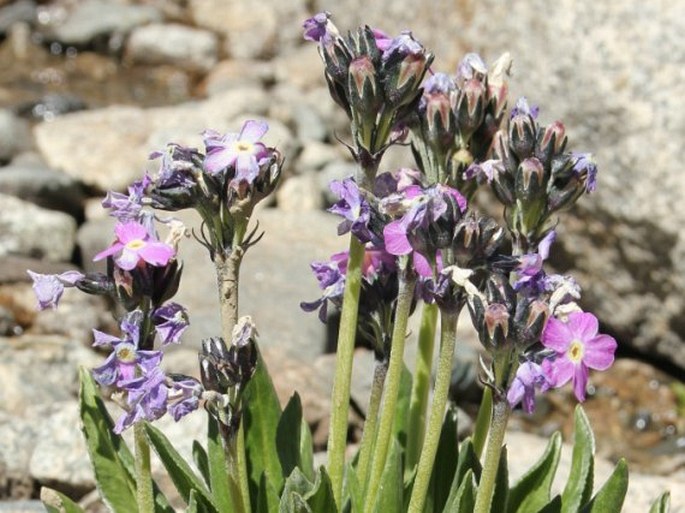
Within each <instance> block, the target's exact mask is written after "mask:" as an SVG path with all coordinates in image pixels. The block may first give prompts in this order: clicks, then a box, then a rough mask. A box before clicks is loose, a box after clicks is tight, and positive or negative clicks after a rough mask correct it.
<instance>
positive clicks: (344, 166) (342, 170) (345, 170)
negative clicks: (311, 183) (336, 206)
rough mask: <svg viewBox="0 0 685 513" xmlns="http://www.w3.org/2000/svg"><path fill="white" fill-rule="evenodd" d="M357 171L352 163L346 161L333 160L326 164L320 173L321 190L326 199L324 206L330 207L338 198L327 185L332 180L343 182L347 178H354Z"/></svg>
mask: <svg viewBox="0 0 685 513" xmlns="http://www.w3.org/2000/svg"><path fill="white" fill-rule="evenodd" d="M356 171H357V165H356V164H355V163H354V162H350V161H346V160H335V161H333V162H331V163H330V164H328V165H327V166H326V167H324V168H323V169H322V170H321V171H320V173H319V174H320V176H321V178H320V181H319V184H320V185H321V190H322V192H323V194H324V197H325V199H326V205H332V204H333V203H335V202H336V201H338V200H339V199H340V198H338V196H336V195H335V194H333V193H332V192H331V189H330V187H329V184H330V183H331V181H333V180H343V179H345V178H347V177H348V176H354V174H355V173H356Z"/></svg>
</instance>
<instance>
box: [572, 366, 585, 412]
mask: <svg viewBox="0 0 685 513" xmlns="http://www.w3.org/2000/svg"><path fill="white" fill-rule="evenodd" d="M587 378H588V369H587V367H586V366H585V365H583V364H582V363H581V364H580V365H576V366H575V372H574V373H573V393H574V394H575V396H576V398H577V399H578V400H579V401H580V402H581V403H582V402H583V401H584V400H585V387H586V386H587Z"/></svg>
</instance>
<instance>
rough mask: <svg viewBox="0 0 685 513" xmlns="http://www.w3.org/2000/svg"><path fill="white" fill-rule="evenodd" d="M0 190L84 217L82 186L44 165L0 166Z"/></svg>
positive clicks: (75, 216)
mask: <svg viewBox="0 0 685 513" xmlns="http://www.w3.org/2000/svg"><path fill="white" fill-rule="evenodd" d="M0 193H2V194H9V195H10V196H15V197H17V198H19V199H22V200H24V201H29V202H31V203H34V204H36V205H38V206H39V207H42V208H46V209H49V210H59V211H61V212H64V213H66V214H69V215H70V216H72V217H74V218H81V217H83V201H84V199H85V194H84V191H83V186H82V185H81V184H80V183H79V182H78V181H76V180H74V179H73V178H71V177H70V176H68V175H66V174H64V173H62V172H60V171H55V170H53V169H50V168H47V167H45V166H35V165H17V164H12V165H9V166H6V167H3V168H0Z"/></svg>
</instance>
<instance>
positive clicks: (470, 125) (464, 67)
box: [411, 53, 511, 198]
mask: <svg viewBox="0 0 685 513" xmlns="http://www.w3.org/2000/svg"><path fill="white" fill-rule="evenodd" d="M510 66H511V58H510V57H509V54H508V53H506V54H504V55H502V56H501V57H500V58H499V59H498V60H497V61H495V62H494V63H493V65H492V67H491V69H490V70H489V71H488V69H487V67H486V65H485V63H484V62H483V60H482V59H481V58H480V57H479V56H478V55H476V54H473V53H471V54H468V55H467V56H466V57H465V58H464V59H463V60H462V62H461V63H460V64H459V66H458V68H457V73H456V75H455V76H449V75H447V74H445V73H435V74H433V75H432V76H430V77H429V78H428V79H427V80H426V81H425V82H424V84H423V95H422V97H421V100H420V102H419V105H418V109H417V110H416V113H415V116H414V117H413V119H412V122H411V126H412V129H413V131H414V133H415V136H416V137H415V138H414V139H413V140H412V149H413V150H414V154H415V157H416V161H417V164H418V165H419V167H420V168H421V170H422V171H423V172H424V173H425V174H426V176H427V177H428V178H429V181H430V183H443V184H447V185H450V186H452V187H455V188H457V189H459V191H460V192H462V193H463V194H465V195H466V196H467V198H470V196H471V195H472V193H473V192H474V190H475V185H474V184H473V183H471V182H468V181H465V180H464V178H463V172H464V170H465V169H466V168H467V167H468V166H469V165H470V164H471V163H472V162H474V161H481V160H484V159H485V158H486V155H487V152H488V150H489V148H490V146H491V143H492V138H493V136H494V134H495V133H496V132H497V130H498V129H499V126H500V123H501V121H502V119H503V117H504V113H505V109H506V106H507V92H508V85H507V77H508V75H509V68H510Z"/></svg>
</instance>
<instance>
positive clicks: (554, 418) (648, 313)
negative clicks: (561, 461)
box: [0, 0, 685, 512]
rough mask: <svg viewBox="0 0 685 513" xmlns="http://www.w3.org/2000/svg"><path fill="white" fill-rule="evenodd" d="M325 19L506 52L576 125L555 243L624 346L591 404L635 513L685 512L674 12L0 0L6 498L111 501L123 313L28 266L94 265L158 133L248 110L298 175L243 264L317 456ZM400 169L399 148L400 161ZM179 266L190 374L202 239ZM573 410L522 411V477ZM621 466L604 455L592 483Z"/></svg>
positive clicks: (444, 45)
mask: <svg viewBox="0 0 685 513" xmlns="http://www.w3.org/2000/svg"><path fill="white" fill-rule="evenodd" d="M369 4H370V5H369ZM322 9H328V10H330V11H332V12H333V13H334V19H335V21H336V24H337V25H338V26H339V27H340V28H341V29H348V28H354V27H355V26H357V25H358V24H360V23H362V22H363V23H368V24H371V25H374V26H378V27H380V28H383V29H384V30H386V31H387V32H389V33H391V34H394V33H397V32H398V31H400V30H402V29H405V28H411V29H412V30H413V32H414V34H415V36H416V37H417V38H418V39H419V40H421V41H422V42H423V43H424V44H425V45H426V46H428V47H429V48H432V49H433V50H434V52H435V54H436V55H437V59H436V62H435V64H434V68H435V69H436V70H440V71H446V72H453V71H454V69H455V66H456V64H457V63H458V61H459V60H460V59H461V57H462V56H463V54H464V53H465V52H467V51H476V52H479V53H480V54H481V55H482V56H483V57H484V59H485V60H486V61H487V62H492V61H493V60H494V59H495V58H496V57H497V56H499V55H500V54H501V53H502V52H504V51H510V52H511V53H512V55H513V57H514V68H513V79H512V83H511V87H512V93H513V95H512V97H513V98H515V97H517V96H518V95H521V94H525V95H527V96H528V98H529V100H530V101H531V102H532V103H533V104H537V105H539V106H540V108H541V119H542V120H543V122H551V121H553V120H555V119H561V120H563V121H564V123H565V124H566V127H567V132H568V134H569V136H570V141H571V144H572V148H573V149H576V150H579V151H591V152H593V153H594V154H595V156H596V159H597V161H598V163H599V167H600V177H599V189H598V191H597V192H596V193H595V194H593V195H592V196H590V197H588V198H584V199H583V200H582V201H581V202H580V204H579V206H578V208H576V209H575V210H574V211H573V212H571V213H569V214H568V215H566V216H565V217H564V220H563V223H562V224H560V232H561V233H560V237H559V239H558V240H559V242H558V243H557V244H556V246H555V247H554V248H553V251H552V257H551V262H552V265H553V266H554V267H555V268H556V269H557V270H559V271H570V272H573V273H574V275H575V276H576V277H577V278H578V280H579V282H580V283H581V285H582V286H583V289H584V297H583V299H584V306H585V307H586V309H588V310H592V311H594V312H595V313H596V314H597V315H598V317H600V319H601V320H602V323H603V329H604V330H606V331H607V332H610V333H612V334H613V335H614V336H616V338H617V339H618V340H619V343H620V356H621V357H622V358H621V359H620V360H619V361H618V362H617V364H616V366H615V367H614V369H613V370H612V371H610V372H609V373H606V374H605V375H604V376H596V377H595V380H594V384H595V393H594V396H593V397H592V398H591V399H590V400H589V401H588V403H587V409H588V411H589V413H590V415H591V417H592V416H594V417H595V419H597V420H596V421H595V422H593V425H594V426H595V428H596V429H597V431H598V433H597V435H598V451H599V452H600V453H601V454H602V455H603V456H605V457H607V458H609V459H615V458H616V457H617V456H619V455H622V454H626V455H628V458H629V461H630V462H631V467H632V469H633V474H632V477H631V488H630V491H629V499H628V501H627V502H628V504H627V506H626V511H636V512H638V511H640V512H641V511H645V510H646V504H647V503H648V502H649V500H650V499H652V498H654V497H656V496H657V495H658V494H659V493H660V491H661V490H663V489H665V488H669V487H670V488H671V490H672V493H673V503H674V504H673V505H674V506H680V507H681V508H684V509H685V438H684V437H685V434H684V433H685V429H684V428H685V415H684V413H683V411H684V409H685V397H684V396H685V392H683V390H684V385H683V384H682V376H683V375H684V372H683V371H685V344H684V343H683V340H684V339H685V321H684V319H685V209H683V208H679V204H681V202H682V198H683V197H684V196H685V178H683V176H682V174H681V172H682V170H681V169H680V167H681V166H680V165H679V162H680V159H679V152H680V151H682V148H683V143H685V105H684V104H683V96H682V84H683V83H685V3H684V2H672V1H666V0H664V1H654V2H639V1H637V0H625V1H621V2H619V1H608V2H593V1H590V0H583V1H573V0H559V1H557V2H548V1H545V0H526V1H520V2H510V3H507V4H506V6H505V4H504V3H502V2H498V1H496V0H451V1H448V0H431V1H430V2H418V3H417V2H407V1H404V0H396V1H394V2H390V1H383V2H380V1H379V2H366V1H361V0H338V1H336V2H333V1H329V0H289V1H287V2H282V1H278V0H262V1H260V2H247V1H245V0H242V1H241V0H167V1H165V0H128V1H126V0H51V1H34V0H17V1H11V0H10V1H8V0H0V166H1V167H0V511H41V507H40V506H39V505H38V504H37V503H36V502H35V501H32V499H35V497H36V496H37V495H36V494H37V490H38V489H39V487H40V485H41V484H49V485H51V486H54V487H56V488H58V489H60V490H62V491H66V492H67V493H69V494H71V495H72V496H74V497H83V502H84V503H91V504H92V505H93V508H95V509H96V508H97V501H96V500H95V499H94V495H93V492H92V490H93V488H94V481H93V476H92V473H91V471H90V469H89V466H88V461H87V458H86V456H85V452H84V450H85V449H84V446H83V443H82V441H81V440H80V433H79V431H78V429H77V425H78V420H77V419H78V414H77V406H76V390H77V383H76V369H77V366H78V365H86V366H93V365H96V364H98V362H99V361H101V359H102V355H99V354H96V353H95V352H93V351H92V350H91V349H90V347H89V345H90V342H91V334H90V330H91V328H93V327H99V328H101V329H107V328H108V327H111V326H112V317H111V313H110V312H109V309H108V305H107V304H105V303H104V302H103V301H96V300H95V299H94V298H92V297H89V296H85V295H83V294H80V293H78V292H75V291H73V290H67V291H66V293H65V297H64V300H63V304H62V305H61V307H60V309H59V310H58V311H46V312H41V313H36V312H35V311H34V307H35V300H34V298H33V296H32V293H31V289H30V283H29V282H28V281H27V276H26V273H25V270H26V269H27V268H31V269H33V270H35V271H37V272H60V271H62V270H65V269H68V268H74V267H80V268H86V269H92V265H93V264H92V263H91V259H92V256H93V255H94V254H95V252H97V251H98V250H100V249H102V248H103V247H104V246H106V245H107V244H108V242H109V239H110V233H111V232H110V229H111V225H112V223H111V221H109V220H108V219H107V218H106V216H105V215H104V213H103V211H102V210H101V208H100V206H99V201H100V199H101V197H102V195H103V194H104V192H105V191H107V190H110V189H114V190H124V189H125V187H126V185H127V184H128V183H130V182H131V181H132V180H134V179H137V178H139V177H140V176H141V174H142V172H143V170H144V169H145V168H146V167H148V166H150V164H149V163H148V161H147V155H148V154H149V153H150V151H152V150H155V149H159V148H160V147H162V146H163V145H164V144H165V143H166V142H167V141H171V140H173V141H176V142H180V143H183V144H195V145H199V144H200V137H199V133H200V131H202V130H203V129H205V128H214V129H217V130H219V131H235V130H237V129H238V128H239V127H240V125H241V123H242V121H243V120H244V119H246V118H252V117H258V118H262V119H266V120H267V121H268V122H269V125H270V127H271V128H270V131H269V134H268V137H267V141H268V142H269V143H270V144H273V145H278V147H279V148H280V149H281V150H282V151H283V152H284V154H285V156H286V162H287V169H286V173H285V175H286V177H285V179H284V181H283V183H282V184H281V187H280V189H279V191H278V192H277V194H276V197H275V200H274V201H273V202H272V204H271V205H269V206H268V207H266V208H263V209H261V210H260V211H259V213H258V218H259V220H260V223H261V226H262V228H264V229H265V230H266V236H265V237H264V239H263V241H262V242H261V243H260V244H259V245H258V246H257V247H255V248H254V250H251V252H250V253H249V254H248V257H247V258H246V261H245V265H244V268H243V276H244V279H243V283H242V287H243V288H242V292H241V293H242V305H243V308H244V312H245V313H251V314H252V315H253V317H254V318H255V320H256V322H257V325H258V327H259V331H260V333H261V339H262V345H263V347H264V351H265V353H266V359H267V362H268V364H269V365H270V368H271V370H272V372H273V374H274V376H275V380H276V383H277V387H278V388H279V393H280V394H281V395H282V398H283V399H286V398H287V397H288V396H289V395H290V394H291V393H292V391H293V390H295V389H297V390H298V391H299V392H300V393H301V394H302V395H303V400H304V403H305V411H306V413H307V416H308V421H309V422H310V425H311V426H312V428H313V430H314V433H315V440H316V443H317V444H318V447H319V448H320V449H322V448H323V447H324V445H325V437H326V433H327V415H326V412H327V410H328V407H329V404H328V394H329V390H330V386H331V382H330V375H331V369H332V363H333V357H332V356H331V355H326V354H325V347H326V343H327V337H328V334H327V332H326V327H325V326H323V325H322V324H321V323H320V322H319V321H318V320H317V319H316V316H315V315H307V314H305V313H303V312H301V311H300V309H299V306H298V305H299V302H300V301H301V300H312V299H314V298H315V297H317V295H318V290H317V287H316V283H315V280H314V279H313V277H312V276H311V275H310V272H309V268H308V263H309V262H310V261H311V260H315V259H325V258H327V257H328V256H329V255H330V254H331V253H333V252H335V251H339V250H340V249H342V248H343V247H344V246H345V245H346V243H345V242H343V241H342V240H339V239H337V238H336V237H335V226H336V224H337V221H336V220H335V219H334V218H332V217H331V216H330V215H328V214H326V213H325V212H324V208H325V207H326V206H327V205H328V204H329V203H330V198H329V197H328V195H327V194H328V192H327V183H328V181H329V180H330V179H332V178H338V179H340V178H343V177H345V176H347V175H349V174H350V173H352V171H353V165H352V163H351V161H350V159H349V156H348V155H347V154H346V150H344V148H342V146H341V145H340V144H339V143H337V141H336V140H335V134H337V135H339V136H341V137H343V138H344V137H345V134H346V133H347V131H346V130H347V127H346V120H345V117H344V115H343V114H342V113H341V112H339V111H338V110H337V108H336V107H335V105H334V104H333V102H332V101H331V100H330V99H329V98H328V93H327V91H326V87H325V84H324V81H323V77H322V68H321V64H320V61H319V57H318V55H317V52H316V50H315V48H314V47H313V46H312V45H308V44H304V42H302V41H301V35H300V34H301V29H300V26H301V22H302V20H303V19H304V18H306V17H308V16H309V15H311V14H312V13H314V12H317V11H319V10H322ZM406 159H407V153H406V151H401V149H400V150H395V151H393V152H391V154H390V155H389V156H388V162H387V165H388V167H390V166H395V165H400V164H406V163H407V160H406ZM150 168H151V169H153V168H154V165H152V166H151V167H150ZM184 220H185V221H186V222H188V223H189V224H191V225H192V223H193V222H195V220H194V219H193V217H192V216H191V215H187V216H185V217H184ZM182 257H183V258H184V260H185V262H186V271H185V275H186V282H185V284H184V285H183V288H182V290H181V292H180V294H179V297H178V300H179V302H182V303H183V304H185V305H187V306H188V307H189V308H190V312H191V322H192V327H191V329H190V330H189V331H188V332H187V334H186V336H185V337H184V339H185V341H184V347H183V348H180V349H178V350H176V351H175V352H172V353H169V354H168V355H167V356H166V357H165V360H166V362H167V365H168V367H169V368H171V369H173V370H175V371H179V372H186V373H196V370H195V369H194V367H195V362H196V356H195V349H193V348H194V347H197V345H198V343H199V340H200V339H201V338H203V337H206V336H210V335H214V334H215V333H217V332H218V331H219V329H218V312H217V309H216V302H215V300H214V294H215V292H214V277H213V274H212V269H211V266H210V265H208V263H209V262H208V260H207V256H206V255H205V254H204V250H203V249H202V248H200V247H199V246H197V245H193V244H191V243H188V244H186V245H185V246H184V247H183V249H182ZM191 277H192V278H191ZM462 338H463V340H464V341H465V343H464V344H462V347H461V348H460V355H459V356H460V358H461V360H463V361H469V360H470V359H472V358H473V355H474V353H475V350H477V345H476V344H475V343H474V338H473V336H472V334H471V333H469V332H468V331H464V332H463V333H462ZM356 358H357V365H356V370H355V373H356V377H355V380H354V382H355V391H354V394H353V397H354V399H355V401H356V402H357V403H358V404H359V406H360V407H361V408H363V407H364V405H365V403H366V399H365V392H366V391H367V390H368V383H369V381H370V375H371V374H370V372H371V371H370V369H371V367H372V365H373V361H372V356H371V355H370V354H368V353H367V352H366V351H364V350H363V349H360V350H358V352H357V355H356ZM676 378H680V381H679V380H678V379H676ZM462 406H463V407H464V409H465V410H466V411H468V410H469V408H470V405H469V404H462ZM571 408H572V402H571V401H570V400H569V396H568V394H565V393H560V394H557V395H550V396H549V398H548V400H547V401H546V402H544V403H543V404H542V405H541V407H540V412H539V415H538V417H536V418H535V419H533V420H534V422H531V421H530V420H528V419H525V418H523V417H519V418H517V419H516V420H515V421H514V422H513V423H512V431H511V433H510V434H509V437H510V438H509V444H510V451H512V450H513V449H520V452H521V457H520V458H521V459H520V460H519V461H520V465H521V466H520V468H517V469H514V470H513V471H512V474H513V476H512V477H515V476H516V475H520V474H521V472H522V471H523V468H524V467H525V465H527V464H529V463H530V461H531V460H532V459H533V458H535V457H537V454H540V453H541V452H542V449H543V446H544V440H542V439H540V438H538V436H536V434H537V435H546V434H548V433H549V432H550V431H552V430H554V429H562V430H563V431H564V432H565V434H568V432H569V418H570V417H571V415H570V411H571ZM462 417H463V420H462V423H461V424H462V429H463V432H464V433H466V432H468V428H469V420H468V415H467V414H466V413H464V414H463V416H462ZM600 420H601V422H600ZM351 421H352V423H353V425H359V423H360V419H359V418H351ZM163 424H165V427H166V428H167V430H168V432H169V433H170V435H171V436H172V437H177V439H179V440H181V443H182V444H183V443H184V444H185V445H186V446H187V448H189V443H188V442H187V441H188V440H189V439H190V438H191V437H193V436H198V437H200V438H201V437H202V436H203V435H202V433H203V424H204V418H203V414H197V415H194V416H191V418H188V419H187V420H184V421H183V422H181V423H179V424H176V425H174V424H173V423H166V422H164V423H163ZM521 430H525V431H528V432H529V433H528V434H526V433H522V432H520V431H521ZM511 460H514V457H513V456H512V457H511ZM607 468H608V464H605V463H602V462H601V463H600V464H599V468H598V472H599V476H598V478H597V482H598V483H600V482H601V481H602V480H603V476H606V475H607ZM676 509H677V508H676Z"/></svg>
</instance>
